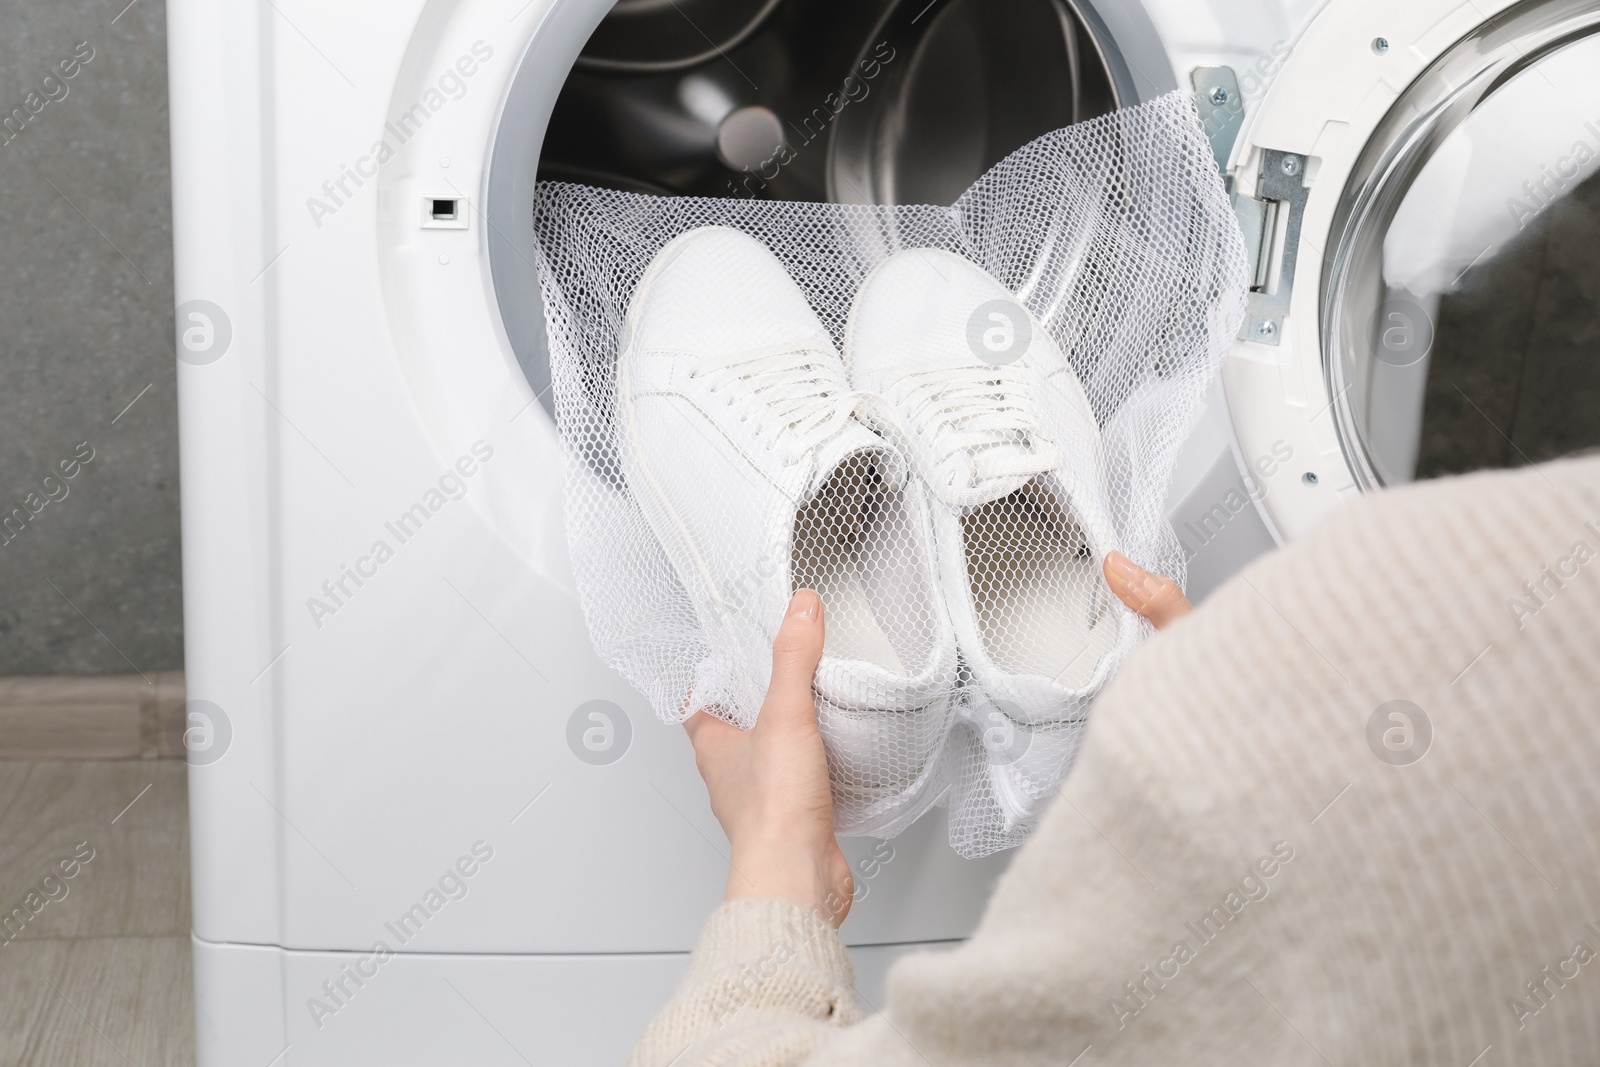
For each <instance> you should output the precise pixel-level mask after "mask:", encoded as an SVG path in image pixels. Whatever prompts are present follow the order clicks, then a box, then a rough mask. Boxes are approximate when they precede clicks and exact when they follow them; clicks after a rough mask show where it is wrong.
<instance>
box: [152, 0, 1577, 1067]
mask: <svg viewBox="0 0 1600 1067" xmlns="http://www.w3.org/2000/svg"><path fill="white" fill-rule="evenodd" d="M168 12H169V15H168V18H169V48H170V72H171V74H170V77H171V109H172V153H173V219H174V244H175V255H176V275H175V279H176V280H175V288H176V298H177V326H178V336H177V355H178V384H179V396H180V412H181V420H182V422H181V430H182V438H181V440H182V444H181V457H182V484H183V545H184V596H185V617H186V641H187V646H186V669H187V674H188V687H189V694H190V697H191V700H190V704H189V707H188V716H187V717H188V731H187V733H186V735H185V740H186V742H187V745H188V749H189V762H190V767H189V797H190V810H191V844H192V854H193V864H192V869H193V917H194V942H193V943H194V981H195V1006H196V1020H197V1028H198V1035H197V1047H198V1056H199V1062H200V1064H202V1065H204V1067H214V1065H223V1064H226V1065H239V1064H245V1065H266V1067H271V1065H277V1064H299V1065H309V1064H350V1063H384V1064H393V1065H405V1064H418V1065H422V1064H429V1065H432V1064H440V1063H473V1064H479V1065H487V1064H501V1063H504V1064H518V1063H521V1064H547V1063H548V1064H573V1063H606V1062H616V1061H618V1060H620V1059H621V1058H623V1057H624V1056H625V1054H626V1052H627V1050H628V1048H629V1047H630V1046H631V1044H632V1043H633V1041H634V1040H635V1038H636V1037H637V1036H638V1034H639V1032H640V1031H641V1029H642V1027H643V1026H644V1024H645V1023H646V1021H647V1020H648V1019H649V1017H650V1015H651V1014H652V1013H653V1012H654V1011H655V1010H656V1009H657V1008H658V1007H659V1006H660V1005H661V1003H662V1002H663V1001H664V1000H665V999H666V997H667V996H668V995H669V993H670V991H671V989H672V988H673V986H674V983H675V982H676V980H677V978H678V977H679V975H680V974H681V973H682V970H683V968H684V966H685V963H686V960H687V953H688V951H689V950H690V948H691V946H692V945H693V942H694V939H695V936H696V934H697V932H698V929H699V927H700V924H701V923H702V921H703V920H704V918H705V916H706V915H707V914H708V913H709V912H710V911H711V910H712V908H713V907H714V906H715V904H716V902H717V901H718V900H719V899H720V896H721V892H722V884H723V879H724V875H725V871H726V859H725V855H726V842H725V841H724V839H723V837H722V835H721V832H720V830H719V829H718V827H717V824H716V821H715V819H714V818H713V817H712V815H711V812H710V810H709V807H708V805H707V803H706V799H705V794H704V790H703V788H702V786H701V784H700V782H699V780H698V778H697V776H696V774H695V771H694V767H693V761H692V758H691V752H690V748H689V745H688V743H687V741H686V739H685V737H684V736H683V732H682V731H681V730H679V729H676V728H669V727H666V726H663V725H662V724H660V723H659V722H657V721H656V720H655V719H654V717H653V716H652V715H651V714H650V712H649V709H648V708H647V706H646V704H645V702H644V701H643V699H642V698H641V697H640V696H639V695H638V694H637V693H635V692H634V691H632V690H631V689H630V687H629V686H628V685H627V684H626V683H625V682H624V681H623V680H622V679H621V678H619V677H618V676H617V675H615V674H614V673H613V672H612V671H610V670H609V669H607V668H606V667H605V665H604V664H602V663H601V662H599V660H598V659H597V657H596V656H595V654H594V652H593V650H592V649H591V648H590V646H589V643H588V641H587V637H586V632H585V628H584V623H583V618H582V614H581V612H580V609H579V606H578V602H577V597H576V592H575V590H574V587H573V579H572V574H571V568H570V565H569V563H568V559H567V550H566V543H565V535H564V531H563V524H562V508H561V453H560V448H559V446H558V442H557V438H556V434H555V428H554V425H553V422H552V405H551V398H550V394H549V383H550V376H549V368H548V364H547V361H546V354H545V348H544V337H543V320H542V313H541V310H540V307H539V303H538V286H537V280H536V274H535V271H534V266H533V261H534V258H535V257H534V256H533V250H532V227H531V204H532V190H533V186H534V183H535V181H537V180H538V179H539V178H540V177H541V176H544V177H551V178H562V179H566V180H578V181H587V182H592V183H595V184H603V185H611V186H615V187H619V188H628V189H636V190H640V191H649V192H666V193H681V194H692V195H715V196H767V197H786V198H800V199H817V200H822V199H833V200H844V201H877V202H912V201H933V202H948V201H949V200H951V199H953V198H954V195H955V194H956V193H958V192H959V191H960V189H961V188H963V187H964V186H965V184H966V183H967V182H969V181H970V180H971V179H972V178H974V177H976V176H977V174H979V173H981V172H982V170H983V169H984V168H985V167H987V166H989V165H991V164H992V163H993V162H995V161H996V160H997V159H999V158H1000V157H1001V156H1003V155H1004V154H1005V153H1007V152H1009V151H1010V150H1011V149H1013V148H1015V147H1018V146H1019V145H1020V144H1022V143H1025V142H1026V141H1027V140H1029V139H1031V138H1032V137H1033V136H1036V135H1037V134H1039V133H1042V132H1044V131H1045V130H1048V129H1051V128H1054V127H1056V126H1060V125H1063V124H1066V123H1071V122H1077V121H1087V120H1092V119H1093V118H1094V117H1095V116H1096V115H1098V114H1103V113H1105V112H1106V111H1108V110H1110V109H1112V108H1116V107H1124V106H1131V105H1135V104H1137V103H1139V102H1140V101H1144V100H1148V99H1151V98H1153V97H1155V96H1157V95H1160V94H1162V93H1166V92H1171V91H1182V92H1192V93H1194V94H1195V99H1196V105H1197V109H1198V113H1199V114H1200V116H1201V119H1202V121H1203V123H1204V125H1205V129H1206V131H1207V134H1208V136H1209V137H1210V139H1211V142H1212V145H1213V149H1214V152H1215V156H1216V160H1217V164H1218V169H1219V172H1220V173H1221V175H1222V180H1224V181H1225V182H1226V183H1227V186H1228V189H1229V192H1230V194H1231V195H1232V197H1233V199H1234V204H1235V208H1236V210H1237V213H1238V216H1239V220H1240V225H1241V228H1242V230H1243V232H1244V234H1245V237H1246V244H1247V247H1248V249H1249V252H1250V262H1251V270H1252V271H1253V278H1252V288H1251V293H1250V297H1249V300H1250V310H1249V315H1248V317H1247V319H1246V321H1245V323H1244V326H1243V327H1242V329H1241V332H1240V335H1239V337H1238V339H1237V341H1236V343H1235V345H1234V347H1233V349H1232V351H1231V352H1230V353H1229V355H1228V357H1227V359H1226V362H1225V365H1224V367H1223V370H1222V374H1221V376H1220V379H1219V382H1218V384H1217V386H1216V387H1215V388H1214V389H1213V391H1212V392H1211V394H1209V396H1208V398H1207V401H1206V404H1205V408H1204V411H1203V413H1202V414H1201V416H1200V417H1199V419H1198V420H1197V421H1196V422H1195V423H1194V425H1193V426H1192V428H1191V432H1190V436H1189V439H1188V444H1187V445H1186V446H1185V449H1184V451H1183V453H1182V455H1180V457H1179V459H1178V464H1177V470H1176V473H1175V476H1174V479H1173V484H1172V487H1171V490H1170V495H1169V508H1170V512H1171V517H1172V521H1173V526H1174V530H1175V532H1176V533H1177V535H1178V537H1179V539H1180V540H1181V541H1182V542H1183V543H1184V545H1185V547H1186V550H1187V552H1186V554H1187V555H1188V557H1189V580H1190V592H1191V594H1192V595H1194V596H1196V597H1203V595H1204V594H1205V593H1206V592H1208V591H1209V590H1210V589H1211V588H1213V587H1214V586H1215V585H1216V584H1217V583H1219V582H1220V581H1222V580H1224V579H1225V578H1226V577H1227V576H1228V575H1229V574H1231V573H1233V572H1234V571H1236V570H1237V569H1238V568H1239V567H1240V566H1242V565H1243V564H1244V563H1245V562H1247V561H1248V560H1249V559H1251V558H1253V557H1254V556H1255V555H1257V554H1259V553H1260V552H1261V551H1264V550H1265V549H1267V548H1268V547H1270V546H1271V545H1272V544H1274V543H1276V542H1280V541H1286V540H1291V539H1293V538H1295V537H1298V536H1300V535H1301V534H1303V533H1304V532H1305V531H1306V530H1308V529H1310V528H1312V527H1313V526H1315V524H1316V523H1317V522H1318V521H1319V520H1320V519H1321V518H1323V517H1324V516H1325V515H1327V514H1328V513H1330V512H1331V511H1333V510H1334V509H1335V508H1337V507H1339V506H1341V504H1342V503H1343V502H1345V501H1347V500H1350V499H1352V498H1354V497H1355V496H1357V495H1359V494H1360V493H1363V492H1369V491H1376V490H1379V489H1381V488H1382V487H1383V486H1387V485H1393V484H1398V483H1403V482H1406V481H1410V480H1412V479H1415V478H1419V477H1429V476H1434V475H1437V474H1442V473H1449V472H1453V471H1461V470H1469V469H1475V468H1478V467H1486V466H1513V465H1518V464H1520V463H1524V462H1529V461H1536V460H1539V459H1544V458H1548V457H1550V456H1553V455H1559V454H1563V453H1564V452H1569V451H1573V450H1575V449H1578V448H1582V447H1585V446H1589V445H1593V444H1594V443H1596V438H1597V436H1600V430H1597V427H1596V425H1595V424H1596V421H1597V420H1596V417H1595V414H1594V413H1595V412H1596V411H1597V410H1600V403H1597V402H1600V372H1597V370H1596V368H1597V367H1600V360H1595V359H1594V358H1593V356H1594V347H1595V344H1596V328H1595V319H1594V316H1593V314H1592V312H1593V307H1592V301H1593V299H1594V296H1595V294H1596V292H1597V290H1600V287H1597V286H1596V284H1595V278H1596V272H1595V271H1594V269H1593V262H1592V261H1593V258H1594V254H1593V251H1592V250H1593V249H1594V248H1596V247H1600V241H1597V238H1600V233H1596V232H1595V231H1596V230H1597V229H1600V226H1597V224H1596V221H1595V220H1596V219H1597V217H1600V215H1597V212H1596V207H1595V200H1596V197H1597V195H1600V184H1597V183H1595V182H1592V181H1590V180H1589V179H1590V178H1591V176H1592V174H1593V173H1594V170H1595V168H1596V166H1597V159H1600V88H1597V83H1600V79H1596V76H1595V73H1594V72H1595V71H1596V70H1600V65H1597V63H1596V59H1597V57H1600V38H1597V37H1596V35H1595V30H1596V28H1597V26H1600V4H1597V3H1595V2H1592V0H1591V2H1577V0H1525V2H1523V3H1519V4H1510V3H1507V2H1505V0H1469V2H1465V3H1463V2H1459V0H1407V2H1406V3H1404V4H1396V3H1393V2H1392V0H1381V2H1380V0H1327V2H1326V3H1323V4H1314V3H1305V2H1292V0H1282V2H1279V0H1211V2H1207V3H1199V2H1195V0H1183V2H1179V0H1143V2H1141V0H1028V2H1025V0H1008V2H1006V3H997V2H993V0H989V2H979V0H912V2H910V3H900V2H896V0H871V2H857V3H826V2H812V3H806V2H802V0H744V2H740V3H729V2H715V0H665V2H659V0H620V2H618V3H615V4H614V5H613V4H612V3H611V0H385V2H383V3H379V2H376V0H352V2H348V3H343V4H317V3H311V2H308V0H264V2H259V3H258V2H249V0H244V2H238V3H231V4H215V3H204V2H201V0H169V5H168ZM780 144H781V145H786V146H788V148H789V149H790V150H791V151H789V152H788V153H786V155H787V156H788V157H791V158H788V159H785V160H784V161H783V162H782V163H781V164H778V163H775V162H774V160H775V158H776V156H775V155H774V152H773V148H774V147H775V146H777V145H780ZM1266 654H1270V651H1268V652H1267V653H1266ZM845 844H846V851H847V854H848V855H849V858H850V860H851V862H852V865H853V868H854V870H855V875H856V880H857V883H858V899H857V901H856V904H855V907H854V910H853V912H852V915H851V918H850V921H849V923H848V924H847V925H846V926H845V928H844V935H845V938H846V940H847V942H848V943H849V944H850V946H851V951H852V954H853V956H854V958H855V962H856V966H857V968H858V971H859V974H860V991H861V994H862V997H863V1000H864V1002H865V1005H866V1006H867V1007H868V1008H869V1009H871V1008H873V1007H876V1006H879V1005H881V1004H882V997H883V975H884V972H885V969H886V968H887V967H888V965H889V964H890V963H891V962H892V961H893V960H894V959H895V958H897V957H898V956H899V955H901V954H903V953H905V952H908V951H912V950H916V949H920V948H924V947H928V946H934V947H937V946H939V945H941V944H949V943H952V942H954V941H958V940H959V939H961V938H963V937H965V936H967V935H968V934H970V933H971V931H972V929H973V928H974V925H975V923H976V921H977V918H978V916H979V914H980V912H981V909H982V907H983V903H984V900H985V899H986V897H987V894H988V892H989V890H990V888H991V887H992V885H993V883H994V880H995V879H996V878H997V877H998V875H999V874H1000V872H1001V871H1002V870H1003V868H1004V865H1005V861H1006V857H1004V856H994V857H989V858H987V859H985V860H980V861H966V860H963V859H960V858H959V857H957V856H956V855H955V854H954V853H953V852H952V851H951V850H950V849H949V847H948V845H947V844H946V843H945V829H944V827H943V825H942V824H941V821H940V817H939V815H938V814H937V813H935V814H934V815H932V816H930V817H929V818H927V819H924V820H923V821H922V822H921V823H919V824H917V825H916V826H914V827H913V828H911V829H910V830H909V831H907V832H905V833H903V834H902V835H900V836H898V837H896V838H894V839H893V840H891V841H876V840H871V839H852V840H848V841H847V842H846V843H845Z"/></svg>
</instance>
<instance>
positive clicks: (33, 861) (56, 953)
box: [0, 760, 194, 1067]
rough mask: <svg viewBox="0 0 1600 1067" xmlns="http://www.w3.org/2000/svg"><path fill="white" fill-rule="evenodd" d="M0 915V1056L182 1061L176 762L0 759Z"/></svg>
mask: <svg viewBox="0 0 1600 1067" xmlns="http://www.w3.org/2000/svg"><path fill="white" fill-rule="evenodd" d="M91 849H92V850H93V851H92V854H91V852H90V850H91ZM90 855H92V858H90V859H89V860H88V862H86V863H84V862H81V858H82V857H85V856H90ZM74 860H78V862H77V863H76V865H75V864H74ZM63 861H66V864H65V867H64V868H63V867H62V866H61V864H62V862H63ZM63 869H64V870H67V871H71V872H73V873H72V876H71V877H70V878H64V877H62V871H63ZM0 924H3V925H4V927H5V929H4V933H3V936H4V938H6V939H7V940H4V941H0V1067H12V1065H19V1067H20V1065H23V1064H26V1065H27V1067H56V1065H61V1067H67V1065H71V1067H99V1065H102V1064H104V1065H107V1067H111V1065H116V1067H127V1065H130V1064H132V1065H138V1067H146V1065H158V1064H161V1065H165V1064H184V1065H188V1064H192V1063H193V1062H194V1021H193V1020H194V1013H193V994H192V985H191V978H190V962H189V821H188V799H187V792H186V786H185V765H184V763H183V762H182V761H179V760H115V761H92V760H74V761H37V762H29V761H0Z"/></svg>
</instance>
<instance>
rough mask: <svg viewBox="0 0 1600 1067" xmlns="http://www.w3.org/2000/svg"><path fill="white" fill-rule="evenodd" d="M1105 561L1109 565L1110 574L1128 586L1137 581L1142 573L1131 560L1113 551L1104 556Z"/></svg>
mask: <svg viewBox="0 0 1600 1067" xmlns="http://www.w3.org/2000/svg"><path fill="white" fill-rule="evenodd" d="M1106 561H1107V562H1108V563H1110V564H1111V570H1112V572H1113V573H1115V574H1116V576H1117V577H1118V578H1120V579H1122V580H1123V581H1124V582H1127V583H1129V584H1130V585H1131V584H1132V583H1134V582H1136V581H1138V580H1139V576H1140V575H1141V574H1143V573H1144V572H1143V571H1141V570H1140V569H1139V565H1138V564H1136V563H1134V562H1133V560H1131V559H1129V558H1128V557H1127V556H1124V555H1123V554H1122V553H1121V552H1117V551H1115V550H1113V551H1111V552H1109V553H1107V554H1106Z"/></svg>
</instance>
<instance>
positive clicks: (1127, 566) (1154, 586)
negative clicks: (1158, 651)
mask: <svg viewBox="0 0 1600 1067" xmlns="http://www.w3.org/2000/svg"><path fill="white" fill-rule="evenodd" d="M1105 574H1106V583H1107V584H1108V585H1110V586H1111V591H1112V592H1113V593H1115V594H1117V598H1118V599H1120V600H1121V601H1122V602H1123V603H1124V604H1126V605H1128V607H1130V608H1132V609H1133V610H1134V611H1136V612H1138V613H1139V614H1140V615H1143V616H1144V617H1145V618H1147V619H1149V620H1150V621H1151V622H1152V623H1154V624H1155V628H1156V629H1158V630H1159V629H1161V628H1162V627H1164V626H1167V625H1168V624H1170V623H1171V622H1172V621H1173V620H1174V619H1178V618H1181V617H1182V616H1184V615H1187V614H1189V612H1191V611H1193V610H1194V605H1193V604H1191V603H1189V598H1188V597H1186V596H1184V595H1183V590H1182V589H1179V588H1178V583H1177V582H1175V581H1173V580H1172V579H1171V578H1168V577H1166V576H1165V575H1161V574H1152V573H1151V572H1150V571H1147V570H1145V569H1144V568H1143V567H1141V566H1139V565H1138V564H1137V563H1135V562H1133V560H1131V559H1129V558H1128V557H1127V556H1124V555H1123V554H1122V553H1121V552H1108V553H1106V562H1105Z"/></svg>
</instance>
